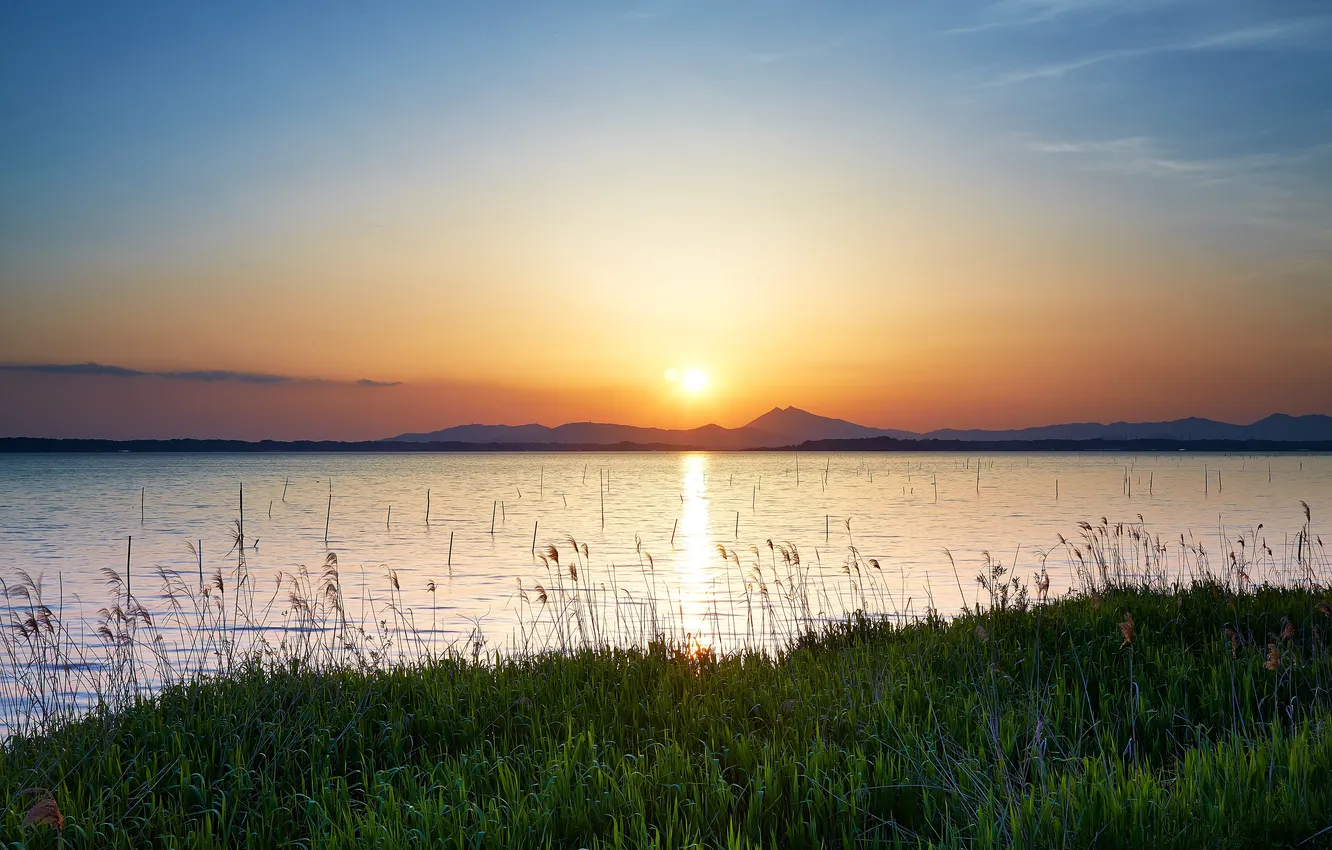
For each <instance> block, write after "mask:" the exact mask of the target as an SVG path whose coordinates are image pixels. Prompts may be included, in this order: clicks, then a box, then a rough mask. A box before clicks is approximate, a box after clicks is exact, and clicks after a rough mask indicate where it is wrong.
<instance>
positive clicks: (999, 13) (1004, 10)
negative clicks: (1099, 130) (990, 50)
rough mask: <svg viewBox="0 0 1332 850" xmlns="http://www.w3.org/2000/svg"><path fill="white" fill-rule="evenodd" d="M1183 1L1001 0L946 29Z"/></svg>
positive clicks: (1005, 25)
mask: <svg viewBox="0 0 1332 850" xmlns="http://www.w3.org/2000/svg"><path fill="white" fill-rule="evenodd" d="M1181 2H1183V0H1000V2H998V3H992V4H991V5H990V6H989V7H988V10H987V12H986V15H985V20H983V21H981V22H979V23H975V24H970V25H965V26H959V27H952V28H950V29H946V30H944V31H943V34H944V35H965V34H968V33H978V32H985V31H987V30H1004V29H1018V28H1022V27H1033V26H1039V25H1041V24H1048V23H1051V22H1054V21H1058V20H1060V19H1062V18H1066V17H1074V16H1078V15H1087V14H1093V13H1094V14H1096V15H1097V16H1100V17H1106V16H1115V15H1124V14H1131V13H1135V12H1139V13H1140V12H1149V11H1152V10H1154V9H1158V8H1161V7H1164V6H1172V5H1178V4H1179V3H1181Z"/></svg>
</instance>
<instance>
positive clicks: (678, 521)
mask: <svg viewBox="0 0 1332 850" xmlns="http://www.w3.org/2000/svg"><path fill="white" fill-rule="evenodd" d="M679 527H680V518H679V517H676V518H675V524H674V525H672V526H671V548H672V549H674V548H675V530H676V529H677V528H679Z"/></svg>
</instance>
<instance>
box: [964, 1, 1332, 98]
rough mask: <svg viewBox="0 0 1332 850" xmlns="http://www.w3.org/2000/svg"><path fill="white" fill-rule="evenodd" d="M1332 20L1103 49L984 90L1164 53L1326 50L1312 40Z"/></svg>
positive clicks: (1010, 76)
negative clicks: (1141, 45) (1147, 44)
mask: <svg viewBox="0 0 1332 850" xmlns="http://www.w3.org/2000/svg"><path fill="white" fill-rule="evenodd" d="M1329 22H1332V17H1328V16H1321V17H1315V18H1300V19H1297V20H1289V21H1273V22H1269V23H1266V24H1258V25H1255V26H1249V27H1241V28H1238V29H1233V30H1227V31H1225V32H1219V33H1213V34H1211V35H1206V36H1200V37H1197V38H1192V39H1187V40H1184V41H1175V42H1169V43H1166V44H1158V45H1152V46H1147V47H1126V48H1120V49H1116V50H1104V51H1101V52H1099V53H1092V54H1089V55H1087V56H1083V57H1080V58H1078V59H1072V60H1069V61H1067V62H1056V63H1051V64H1049V65H1041V66H1036V67H1033V68H1024V69H1020V70H1017V71H1010V72H1007V73H1004V74H1000V75H998V76H996V77H994V78H993V79H991V80H989V81H987V82H985V83H983V84H982V85H983V86H984V87H987V88H989V87H996V86H1010V85H1015V84H1018V83H1025V82H1030V81H1032V80H1040V79H1051V78H1060V77H1063V76H1065V75H1066V74H1070V73H1073V72H1075V71H1080V70H1082V69H1084V68H1090V67H1092V66H1094V65H1100V64H1102V63H1105V62H1114V61H1118V60H1121V59H1132V58H1136V57H1139V56H1151V55H1156V54H1162V53H1186V52H1191V51H1211V50H1269V49H1277V48H1305V47H1316V48H1323V49H1326V45H1324V44H1323V43H1322V42H1320V41H1318V40H1314V39H1310V38H1309V36H1312V35H1314V34H1317V33H1321V32H1323V31H1325V30H1326V29H1327V28H1328V24H1329Z"/></svg>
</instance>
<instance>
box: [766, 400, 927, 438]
mask: <svg viewBox="0 0 1332 850" xmlns="http://www.w3.org/2000/svg"><path fill="white" fill-rule="evenodd" d="M745 427H746V428H753V429H754V430H756V431H765V432H767V433H769V434H778V435H781V436H783V437H787V438H789V439H788V440H787V443H803V442H805V441H806V440H855V439H861V438H865V437H904V438H912V437H919V436H920V435H919V434H916V433H914V432H912V431H894V430H890V429H886V428H870V427H867V426H865V425H857V424H856V423H854V422H847V421H846V420H845V419H831V418H829V417H827V416H817V415H815V414H813V413H810V412H809V411H807V410H801V409H800V408H798V407H788V408H786V409H785V410H783V409H782V408H780V407H774V408H773V409H772V410H769V411H768V412H767V413H765V414H763V415H762V416H760V417H759V418H757V419H755V420H754V421H753V422H750V423H749V424H748V425H746V426H745Z"/></svg>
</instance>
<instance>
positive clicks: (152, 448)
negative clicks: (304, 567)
mask: <svg viewBox="0 0 1332 850" xmlns="http://www.w3.org/2000/svg"><path fill="white" fill-rule="evenodd" d="M689 451H705V452H706V451H744V452H796V451H799V452H960V453H963V454H966V453H973V452H1137V453H1148V452H1174V451H1193V452H1230V453H1241V454H1274V453H1282V452H1332V440H1314V441H1287V440H1169V439H1132V440H1105V439H1095V440H934V439H925V440H905V439H899V438H896V437H867V438H863V439H850V440H807V441H806V442H803V443H800V444H798V445H790V446H777V447H757V446H756V447H752V448H739V449H734V448H719V447H716V446H707V445H674V444H668V443H633V442H621V443H498V442H496V443H469V442H460V441H448V442H406V441H396V440H360V441H338V440H290V441H287V440H259V441H247V440H195V439H175V440H95V439H57V438H48V437H0V454H113V453H181V454H195V453H201V454H202V453H231V454H264V453H283V452H326V453H348V454H355V453H387V454H397V453H404V452H407V453H412V452H415V453H423V452H424V453H462V452H689Z"/></svg>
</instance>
